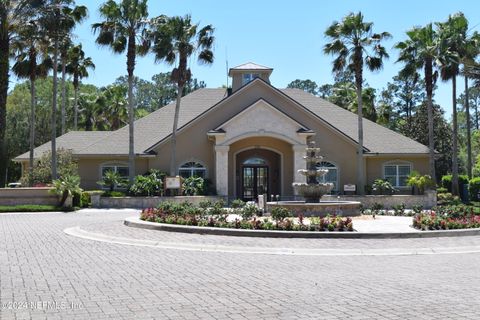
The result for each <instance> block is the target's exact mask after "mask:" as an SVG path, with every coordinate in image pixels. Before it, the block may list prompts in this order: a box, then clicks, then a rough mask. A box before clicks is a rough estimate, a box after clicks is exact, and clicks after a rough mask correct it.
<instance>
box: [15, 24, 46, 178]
mask: <svg viewBox="0 0 480 320" xmlns="http://www.w3.org/2000/svg"><path fill="white" fill-rule="evenodd" d="M12 48H13V51H14V52H15V61H16V62H15V64H14V65H13V67H12V71H13V73H14V74H15V75H16V76H17V77H18V78H24V79H29V81H30V159H29V160H30V161H29V177H30V178H31V177H32V174H33V156H34V155H33V150H34V148H35V105H36V92H35V81H36V80H37V78H45V77H46V76H47V75H48V71H49V69H50V68H51V60H50V58H49V57H48V54H47V42H46V41H45V35H44V33H43V30H40V28H39V25H38V23H37V22H36V21H34V20H32V21H30V22H29V23H28V24H26V25H24V26H23V27H22V28H21V29H19V31H18V32H17V38H16V41H15V42H14V43H13V44H12ZM29 183H30V186H31V184H32V181H31V179H29Z"/></svg>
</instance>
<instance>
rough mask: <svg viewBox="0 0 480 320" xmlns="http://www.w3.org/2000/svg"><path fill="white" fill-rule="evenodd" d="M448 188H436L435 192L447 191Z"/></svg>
mask: <svg viewBox="0 0 480 320" xmlns="http://www.w3.org/2000/svg"><path fill="white" fill-rule="evenodd" d="M447 192H448V189H447V188H444V187H440V188H437V193H447Z"/></svg>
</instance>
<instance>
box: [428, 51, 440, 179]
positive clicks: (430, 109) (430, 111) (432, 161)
mask: <svg viewBox="0 0 480 320" xmlns="http://www.w3.org/2000/svg"><path fill="white" fill-rule="evenodd" d="M432 69H433V63H432V60H431V59H426V61H425V87H426V90H427V117H428V150H429V154H430V157H429V165H430V176H431V177H432V179H433V181H434V182H435V183H436V182H437V176H436V173H435V136H434V131H433V101H432V100H433V98H432V96H433V77H432V76H433V75H432V71H433V70H432Z"/></svg>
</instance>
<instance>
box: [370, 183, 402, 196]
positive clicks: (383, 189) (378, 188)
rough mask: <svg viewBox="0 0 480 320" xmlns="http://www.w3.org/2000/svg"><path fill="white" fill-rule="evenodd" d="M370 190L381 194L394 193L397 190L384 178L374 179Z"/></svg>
mask: <svg viewBox="0 0 480 320" xmlns="http://www.w3.org/2000/svg"><path fill="white" fill-rule="evenodd" d="M372 190H373V191H375V192H376V193H379V194H382V195H385V194H394V193H395V191H397V189H395V188H394V187H393V185H392V184H391V183H390V182H389V181H388V180H384V179H377V180H375V181H374V182H373V184H372Z"/></svg>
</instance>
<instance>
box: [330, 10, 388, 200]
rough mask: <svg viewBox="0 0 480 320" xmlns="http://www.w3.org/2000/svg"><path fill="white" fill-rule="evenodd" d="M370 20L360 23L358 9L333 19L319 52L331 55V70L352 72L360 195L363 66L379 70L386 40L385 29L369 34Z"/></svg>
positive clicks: (362, 188) (362, 176)
mask: <svg viewBox="0 0 480 320" xmlns="http://www.w3.org/2000/svg"><path fill="white" fill-rule="evenodd" d="M372 27H373V23H372V22H364V21H363V14H362V13H361V12H359V13H357V14H354V13H350V14H349V15H347V16H345V17H344V18H343V19H342V21H341V22H338V21H335V22H333V23H332V25H331V26H330V27H328V28H327V30H326V31H325V36H326V37H327V38H329V40H331V41H332V42H330V43H327V44H326V45H325V46H324V48H323V51H324V52H325V53H326V54H329V55H334V56H336V57H335V60H334V61H333V72H334V73H338V72H339V71H340V72H341V71H344V70H346V69H348V70H350V71H353V72H354V74H355V85H356V90H357V105H358V108H357V109H358V151H357V183H358V191H359V194H364V192H365V190H364V186H365V173H364V170H365V168H364V161H363V101H362V100H363V99H362V97H363V94H362V85H363V68H364V66H366V67H367V69H368V70H370V71H375V70H380V69H381V68H382V67H383V60H384V59H386V58H388V54H387V52H386V50H385V48H384V47H383V46H382V45H381V42H382V41H383V40H386V39H389V38H390V37H391V35H390V34H389V33H388V32H382V33H373V30H372Z"/></svg>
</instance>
